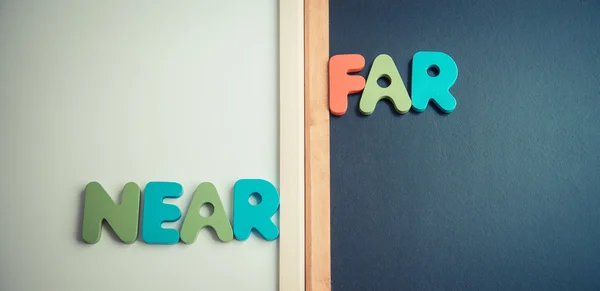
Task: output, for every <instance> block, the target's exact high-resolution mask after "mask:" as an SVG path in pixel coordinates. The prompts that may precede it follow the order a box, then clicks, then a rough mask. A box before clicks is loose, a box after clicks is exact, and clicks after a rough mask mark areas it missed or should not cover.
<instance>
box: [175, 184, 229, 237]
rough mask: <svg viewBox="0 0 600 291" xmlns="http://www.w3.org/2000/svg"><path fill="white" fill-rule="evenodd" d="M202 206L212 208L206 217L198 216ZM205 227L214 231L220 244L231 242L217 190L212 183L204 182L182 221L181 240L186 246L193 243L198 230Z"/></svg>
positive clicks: (227, 221) (227, 222) (225, 215)
mask: <svg viewBox="0 0 600 291" xmlns="http://www.w3.org/2000/svg"><path fill="white" fill-rule="evenodd" d="M204 204H211V205H212V206H213V213H212V214H211V215H210V216H208V217H203V216H202V215H200V207H202V205H204ZM207 226H209V227H212V229H214V230H215V232H216V233H217V236H218V237H219V239H220V240H221V241H222V242H230V241H232V240H233V230H232V229H231V223H230V222H229V218H227V214H226V213H225V209H224V208H223V203H221V198H220V197H219V193H218V192H217V188H215V185H213V184H212V183H208V182H205V183H202V184H200V185H199V186H198V188H197V189H196V192H194V196H193V197H192V202H190V207H189V208H188V211H187V213H186V214H185V219H184V220H183V226H181V240H182V241H183V242H184V243H186V244H191V243H193V242H194V241H196V238H197V237H198V233H199V232H200V230H202V228H204V227H207Z"/></svg>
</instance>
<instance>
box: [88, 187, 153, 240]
mask: <svg viewBox="0 0 600 291" xmlns="http://www.w3.org/2000/svg"><path fill="white" fill-rule="evenodd" d="M140 196H141V195H140V187H138V185H137V184H135V183H133V182H130V183H127V184H126V185H125V186H124V187H123V194H122V196H121V204H116V203H115V202H114V201H113V200H112V199H111V198H110V196H109V195H108V193H106V191H105V190H104V188H102V185H100V184H99V183H98V182H91V183H89V184H87V186H86V187H85V201H84V206H83V229H82V230H81V236H82V238H83V240H84V241H85V242H86V243H89V244H95V243H97V242H98V241H99V240H100V234H101V232H102V222H103V221H104V220H106V222H108V224H109V225H110V227H111V228H112V229H113V231H114V232H115V234H116V235H117V236H118V237H119V239H120V240H121V241H122V242H124V243H133V242H135V241H136V240H137V236H138V221H139V211H140Z"/></svg>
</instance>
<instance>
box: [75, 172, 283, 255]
mask: <svg viewBox="0 0 600 291" xmlns="http://www.w3.org/2000/svg"><path fill="white" fill-rule="evenodd" d="M182 194H183V187H182V186H181V185H180V184H179V183H175V182H150V183H148V184H146V188H145V189H144V199H143V200H144V201H143V207H144V208H143V209H144V211H143V215H142V225H141V232H142V239H143V240H144V241H145V242H146V243H148V244H176V243H178V242H179V241H180V240H181V241H182V242H184V243H186V244H190V243H193V242H194V241H195V240H196V237H197V236H198V233H199V232H200V230H201V229H203V228H205V227H211V228H212V229H214V231H215V232H216V234H217V237H218V238H219V240H221V241H222V242H229V241H232V240H233V237H234V235H235V238H236V239H237V240H242V241H243V240H246V239H248V237H249V236H250V233H251V231H252V230H253V229H254V230H256V231H257V232H258V233H259V234H260V235H261V236H262V237H263V238H264V239H265V240H268V241H271V240H275V239H276V238H277V237H278V236H279V229H278V228H277V226H276V225H275V223H273V221H272V220H271V218H272V217H273V215H275V213H276V212H277V211H278V210H279V194H278V192H277V189H276V188H275V187H274V186H273V184H271V183H269V182H267V181H265V180H261V179H242V180H238V181H237V182H236V183H235V185H234V187H233V212H234V215H233V228H232V225H231V223H230V221H229V218H228V217H227V214H226V213H225V209H224V208H223V204H222V203H221V198H220V197H219V194H218V193H217V189H216V188H215V186H214V185H213V184H212V183H210V182H205V183H201V184H200V185H199V186H198V187H197V188H196V191H195V192H194V194H193V196H192V200H191V202H190V205H189V206H188V210H187V213H186V215H185V218H184V220H183V224H182V225H181V230H180V231H178V230H176V229H173V228H163V227H162V224H163V223H165V222H175V221H178V220H179V219H180V218H181V210H180V209H179V207H177V206H176V205H173V204H166V203H164V202H163V200H164V199H165V198H179V197H181V195H182ZM253 195H254V196H255V197H256V198H257V199H256V200H258V201H259V202H258V203H257V204H256V205H252V204H251V203H250V202H249V199H250V197H251V196H253ZM140 202H141V190H140V187H138V185H137V184H136V183H133V182H130V183H127V184H126V185H125V186H124V187H123V193H122V196H121V203H120V204H117V203H115V201H113V200H112V199H111V198H110V196H109V195H108V193H107V192H106V191H105V190H104V188H103V187H102V185H100V184H99V183H98V182H91V183H89V184H87V186H86V187H85V199H84V207H83V225H82V231H81V235H82V238H83V240H84V241H85V242H86V243H90V244H94V243H97V242H98V241H99V240H100V234H101V232H102V222H103V221H106V222H107V223H108V224H109V226H110V227H111V228H112V229H113V231H114V232H115V234H116V235H117V237H118V238H119V239H120V240H121V241H122V242H124V243H133V242H135V241H136V240H137V238H138V225H139V218H140V215H139V214H140V206H141V204H140ZM205 204H210V205H212V207H213V212H212V214H211V215H209V216H208V217H204V216H202V215H200V208H201V207H202V206H203V205H205Z"/></svg>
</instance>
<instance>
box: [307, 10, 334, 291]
mask: <svg viewBox="0 0 600 291" xmlns="http://www.w3.org/2000/svg"><path fill="white" fill-rule="evenodd" d="M304 11H305V12H304V94H305V95H304V110H305V113H304V120H305V124H304V142H305V179H306V180H305V191H306V194H305V195H306V198H305V204H306V207H305V208H306V210H305V211H306V214H305V215H306V217H305V224H306V237H305V239H306V251H305V252H306V271H305V272H306V290H307V291H329V290H331V237H330V230H331V226H330V224H331V217H330V196H329V195H330V164H329V163H330V156H329V146H330V143H329V106H328V97H327V96H328V93H327V92H328V83H327V80H328V77H327V76H328V66H327V64H328V61H329V1H328V0H305V2H304Z"/></svg>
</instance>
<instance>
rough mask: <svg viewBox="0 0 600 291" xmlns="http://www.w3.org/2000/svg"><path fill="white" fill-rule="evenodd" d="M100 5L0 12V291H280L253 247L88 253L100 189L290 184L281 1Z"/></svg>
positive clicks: (112, 245)
mask: <svg viewBox="0 0 600 291" xmlns="http://www.w3.org/2000/svg"><path fill="white" fill-rule="evenodd" d="M51 2H52V3H51ZM90 2H91V1H62V0H61V1H44V0H39V1H20V0H12V1H2V2H0V171H1V172H0V174H1V176H0V177H1V178H0V184H1V185H2V193H1V194H0V195H2V203H1V204H0V290H3V291H18V290H23V291H35V290H51V291H54V290H56V291H59V290H60V291H70V290H73V291H84V290H85V291H90V290H102V291H105V290H111V291H116V290H144V291H152V290H184V288H188V289H186V290H192V289H191V288H194V290H219V291H226V290H257V291H258V290H260V291H269V290H276V288H277V267H278V264H277V247H278V242H267V241H265V240H263V239H261V238H260V237H258V236H257V235H256V234H253V235H252V236H251V237H250V239H249V240H248V241H245V242H239V241H233V242H231V243H221V242H218V241H217V240H216V239H215V236H214V235H213V234H212V232H210V231H207V230H206V229H205V230H203V231H202V232H201V233H200V235H199V237H198V239H197V241H196V242H195V243H194V244H191V245H185V244H182V243H179V244H177V245H171V246H163V245H147V244H145V243H143V242H142V241H138V242H136V243H134V244H131V245H125V244H123V243H121V242H119V241H117V240H115V238H114V237H113V236H111V235H110V233H109V231H107V230H104V231H103V233H102V238H101V240H100V242H99V243H97V244H95V245H86V244H84V243H82V242H80V241H79V232H80V229H79V228H80V220H81V209H80V208H81V199H82V196H81V195H82V194H81V193H82V191H83V190H84V187H85V185H86V184H87V183H88V182H90V181H94V180H96V181H99V182H100V183H101V184H102V185H103V186H104V187H105V188H106V190H107V191H109V193H110V194H111V195H112V197H113V198H117V197H118V195H120V190H121V189H122V187H123V185H125V183H127V182H129V181H133V182H136V183H138V185H139V186H140V187H142V188H143V187H144V186H145V184H146V183H147V182H149V181H154V180H157V181H176V182H179V183H181V184H182V186H183V187H184V194H183V197H182V198H180V199H177V200H167V201H169V202H170V203H173V204H175V205H178V206H179V207H180V208H181V209H182V212H183V214H184V215H185V213H186V211H187V206H188V203H189V201H190V198H191V195H192V193H193V191H194V190H195V188H196V187H197V185H198V184H199V183H201V182H204V181H210V182H213V183H214V184H215V185H216V187H217V189H218V190H219V194H220V195H221V199H222V201H223V203H224V205H225V208H226V211H227V212H228V214H229V215H231V214H232V212H231V211H232V189H233V184H234V183H235V181H237V180H238V179H240V178H252V177H256V178H263V179H267V180H269V181H271V182H272V183H274V184H275V185H278V183H279V181H278V101H277V67H278V65H277V55H278V53H277V33H278V28H277V27H278V26H277V4H276V3H277V2H276V0H260V1H247V0H227V1H141V0H140V1H117V0H111V1H93V2H94V3H90ZM235 76H238V77H237V78H236V77H235ZM230 77H233V78H234V79H235V81H232V80H231V79H230ZM275 221H276V222H277V218H275ZM181 222H182V220H180V221H179V222H177V223H174V224H167V225H166V226H170V227H176V228H177V229H179V227H180V225H181Z"/></svg>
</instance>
